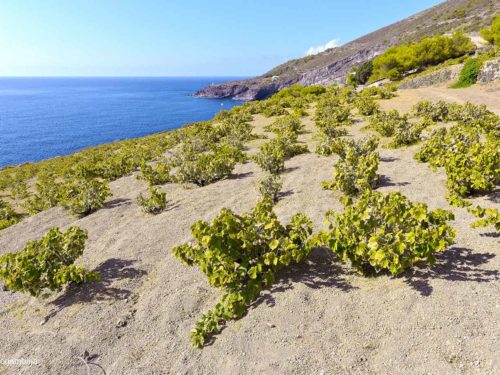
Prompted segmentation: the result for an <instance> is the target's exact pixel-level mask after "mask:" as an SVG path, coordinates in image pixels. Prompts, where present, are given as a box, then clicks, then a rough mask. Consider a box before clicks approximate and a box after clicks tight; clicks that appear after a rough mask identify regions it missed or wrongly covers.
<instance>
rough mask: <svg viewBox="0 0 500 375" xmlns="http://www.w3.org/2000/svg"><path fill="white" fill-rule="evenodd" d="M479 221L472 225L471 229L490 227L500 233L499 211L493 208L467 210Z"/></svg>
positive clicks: (477, 207)
mask: <svg viewBox="0 0 500 375" xmlns="http://www.w3.org/2000/svg"><path fill="white" fill-rule="evenodd" d="M468 210H469V212H470V213H472V214H473V215H474V216H475V217H477V218H478V219H479V220H477V221H476V222H474V223H473V224H472V227H473V228H479V227H486V226H488V225H492V226H493V227H495V229H496V231H497V232H500V210H497V209H494V208H483V207H480V206H476V207H475V208H469V209H468Z"/></svg>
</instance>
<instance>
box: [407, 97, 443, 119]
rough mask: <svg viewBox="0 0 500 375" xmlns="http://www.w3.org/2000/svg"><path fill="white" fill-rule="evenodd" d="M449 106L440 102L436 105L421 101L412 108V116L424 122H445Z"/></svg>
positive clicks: (428, 101)
mask: <svg viewBox="0 0 500 375" xmlns="http://www.w3.org/2000/svg"><path fill="white" fill-rule="evenodd" d="M448 107H449V105H448V104H447V103H446V102H445V101H443V100H440V101H438V102H436V103H433V102H431V101H430V100H422V101H420V102H418V103H417V104H415V105H414V106H413V114H414V115H415V116H416V117H422V118H424V119H426V120H430V121H434V122H438V121H446V120H447V118H448V113H449V109H448Z"/></svg>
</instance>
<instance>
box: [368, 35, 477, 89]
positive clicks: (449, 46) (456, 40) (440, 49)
mask: <svg viewBox="0 0 500 375" xmlns="http://www.w3.org/2000/svg"><path fill="white" fill-rule="evenodd" d="M474 49H475V46H474V44H473V43H472V41H471V40H470V38H468V37H467V36H465V35H464V34H462V33H460V32H455V33H454V34H453V35H452V36H444V35H438V36H433V37H429V38H425V39H423V40H422V41H420V42H418V43H412V44H403V45H400V46H396V47H391V48H389V49H387V50H386V51H385V52H384V53H382V54H381V55H379V56H377V57H376V58H375V59H374V60H373V73H372V76H371V77H370V80H372V81H374V80H377V79H382V78H389V79H391V80H393V81H394V80H399V79H401V78H402V77H403V76H404V74H405V73H407V72H409V71H411V70H415V69H423V68H425V67H427V66H432V65H437V64H439V63H441V62H443V61H446V60H448V59H451V58H455V57H459V56H463V55H466V54H468V53H470V52H472V51H474Z"/></svg>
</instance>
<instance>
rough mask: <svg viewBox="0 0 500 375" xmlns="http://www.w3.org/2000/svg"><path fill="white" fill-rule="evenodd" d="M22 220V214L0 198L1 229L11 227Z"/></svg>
mask: <svg viewBox="0 0 500 375" xmlns="http://www.w3.org/2000/svg"><path fill="white" fill-rule="evenodd" d="M20 220H21V219H20V215H18V214H17V213H16V212H15V211H14V209H13V208H12V206H11V205H10V204H9V203H8V202H6V201H4V200H3V199H0V230H2V229H5V228H7V227H10V226H11V225H14V224H15V223H17V222H19V221H20Z"/></svg>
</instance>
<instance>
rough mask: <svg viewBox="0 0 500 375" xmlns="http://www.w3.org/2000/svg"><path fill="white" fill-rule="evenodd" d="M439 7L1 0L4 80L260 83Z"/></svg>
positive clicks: (293, 1)
mask: <svg viewBox="0 0 500 375" xmlns="http://www.w3.org/2000/svg"><path fill="white" fill-rule="evenodd" d="M440 2H441V1H440V0H419V1H410V0H348V1H345V0H330V1H328V0H317V1H315V0H308V1H306V0H247V1H237V0H232V1H230V0H204V1H201V0H179V1H174V0H163V1H160V0H0V76H89V75H90V76H251V75H257V74H261V73H264V72H265V71H267V70H269V69H270V68H272V67H274V66H275V65H277V64H280V63H282V62H285V61H286V60H289V59H291V58H297V57H301V56H304V55H305V53H306V51H307V50H309V49H310V48H311V47H318V46H321V45H324V44H326V43H328V42H329V41H331V40H334V39H338V40H340V43H346V42H348V41H350V40H353V39H355V38H357V37H359V36H362V35H364V34H366V33H368V32H370V31H373V30H375V29H377V28H379V27H382V26H385V25H387V24H390V23H392V22H395V21H398V20H400V19H402V18H404V17H407V16H409V15H411V14H413V13H416V12H418V11H421V10H424V9H426V8H428V7H430V6H433V5H436V4H438V3H440Z"/></svg>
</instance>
